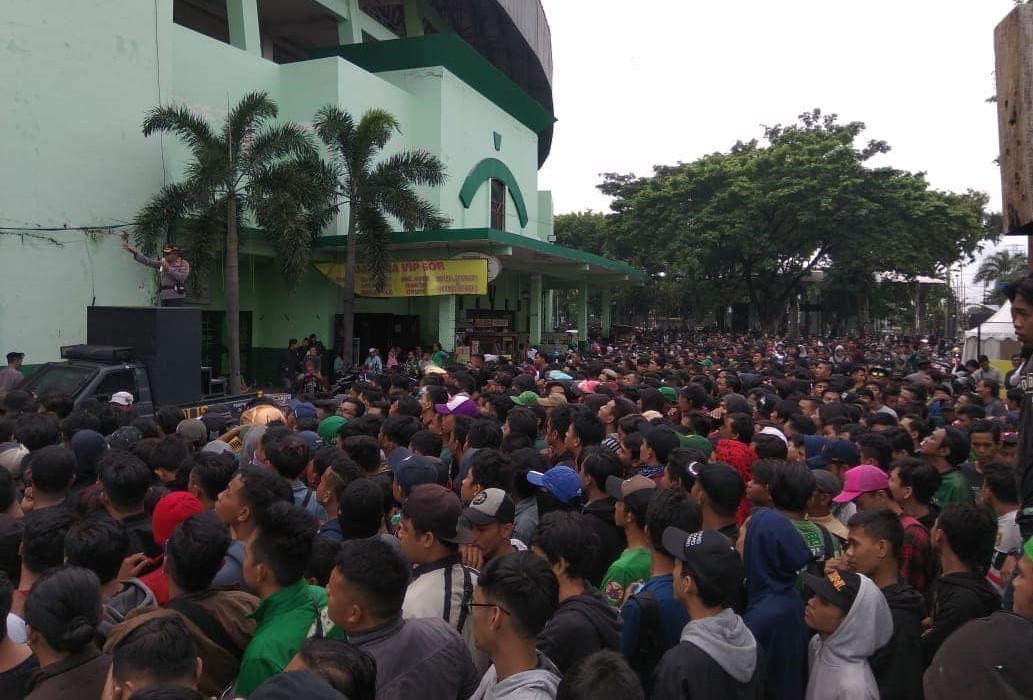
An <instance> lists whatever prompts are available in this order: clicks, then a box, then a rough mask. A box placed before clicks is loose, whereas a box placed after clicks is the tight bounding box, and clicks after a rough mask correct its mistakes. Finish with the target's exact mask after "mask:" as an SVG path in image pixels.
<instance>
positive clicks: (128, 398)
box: [110, 391, 133, 406]
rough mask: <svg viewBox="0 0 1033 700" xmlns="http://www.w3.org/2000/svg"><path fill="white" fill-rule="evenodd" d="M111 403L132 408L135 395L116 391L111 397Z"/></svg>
mask: <svg viewBox="0 0 1033 700" xmlns="http://www.w3.org/2000/svg"><path fill="white" fill-rule="evenodd" d="M110 403H117V404H118V405H119V406H132V405H133V395H132V394H130V393H129V392H128V391H116V392H115V393H114V394H112V395H111V401H110Z"/></svg>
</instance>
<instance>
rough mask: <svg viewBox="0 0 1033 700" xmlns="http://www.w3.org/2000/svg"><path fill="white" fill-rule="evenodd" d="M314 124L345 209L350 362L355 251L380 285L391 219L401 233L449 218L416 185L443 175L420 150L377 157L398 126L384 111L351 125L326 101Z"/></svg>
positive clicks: (433, 183)
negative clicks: (360, 254)
mask: <svg viewBox="0 0 1033 700" xmlns="http://www.w3.org/2000/svg"><path fill="white" fill-rule="evenodd" d="M314 124H315V128H316V133H317V134H318V135H319V138H320V139H321V140H322V141H323V143H325V144H326V146H327V148H328V150H329V154H330V160H329V163H328V168H329V170H330V174H331V177H332V180H333V183H334V202H335V204H334V207H335V211H336V210H337V209H338V208H340V207H341V206H345V205H346V206H347V207H348V239H347V242H346V252H345V271H344V292H343V295H344V309H343V311H344V320H343V326H344V328H343V331H344V333H343V334H344V338H343V341H344V347H343V351H344V358H343V359H344V363H345V366H349V365H350V364H351V362H352V361H353V359H354V358H353V357H352V338H353V337H354V328H355V326H354V323H355V318H354V317H355V265H356V261H357V254H358V252H359V250H360V249H361V252H362V257H363V261H364V262H365V265H366V268H367V269H368V270H369V273H370V275H371V276H372V278H373V283H374V285H375V286H376V287H377V288H378V289H383V288H384V286H385V284H386V282H387V270H388V265H389V263H390V253H389V249H388V246H389V244H390V237H391V231H392V225H391V219H392V218H393V219H395V220H396V221H397V222H398V223H399V224H400V225H401V227H402V229H403V230H405V231H417V230H420V229H435V228H442V227H444V226H447V225H448V223H449V221H448V219H447V218H446V217H444V216H443V215H442V214H441V212H440V211H438V209H437V208H436V207H435V206H434V205H432V204H431V203H430V202H428V201H427V200H425V199H423V198H422V197H421V196H420V194H419V192H418V191H417V189H416V188H417V187H437V186H439V185H441V184H442V183H444V182H445V179H446V177H447V175H446V172H445V166H444V164H443V163H442V162H441V161H440V160H439V159H438V158H437V156H435V155H433V154H432V153H429V152H427V151H423V150H416V149H410V150H403V151H399V152H397V153H395V154H393V155H391V156H388V157H387V158H383V159H380V154H381V152H382V151H383V149H384V147H385V146H386V145H387V144H388V142H389V141H390V140H391V137H392V136H393V135H394V133H395V132H397V131H399V130H400V125H399V123H398V120H397V119H396V118H395V117H394V116H393V115H392V114H390V113H388V112H386V111H384V110H381V109H371V110H369V111H368V112H366V113H365V114H363V115H362V118H361V119H360V120H359V122H358V123H357V124H356V123H355V120H354V119H353V118H352V116H351V115H350V114H348V113H347V112H345V111H344V110H342V109H340V108H339V107H337V106H336V105H327V106H325V107H322V108H321V109H320V110H319V111H318V112H317V113H316V117H315V121H314Z"/></svg>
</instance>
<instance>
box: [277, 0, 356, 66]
mask: <svg viewBox="0 0 1033 700" xmlns="http://www.w3.org/2000/svg"><path fill="white" fill-rule="evenodd" d="M337 22H338V19H337V15H335V14H334V13H333V12H331V11H330V10H328V9H327V8H326V7H325V6H323V5H321V4H320V3H318V2H316V0H262V2H259V3H258V27H259V30H260V32H261V34H262V56H263V57H264V58H267V59H269V60H271V61H275V62H276V63H293V62H295V61H307V60H308V59H309V58H311V51H312V49H325V48H327V47H330V46H337V45H339V44H340V43H341V42H340V40H339V38H338V35H337Z"/></svg>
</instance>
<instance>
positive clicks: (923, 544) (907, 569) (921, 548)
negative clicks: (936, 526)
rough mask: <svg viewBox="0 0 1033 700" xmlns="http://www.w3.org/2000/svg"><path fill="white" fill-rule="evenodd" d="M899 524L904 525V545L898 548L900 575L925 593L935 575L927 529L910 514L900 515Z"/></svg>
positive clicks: (933, 559)
mask: <svg viewBox="0 0 1033 700" xmlns="http://www.w3.org/2000/svg"><path fill="white" fill-rule="evenodd" d="M900 524H901V525H903V526H904V546H903V547H902V548H901V550H900V577H901V578H903V579H904V580H905V581H907V582H908V583H910V584H911V585H912V586H914V587H915V588H916V589H918V592H919V593H921V594H923V595H925V592H926V590H927V589H928V588H929V584H930V583H932V580H933V578H934V577H935V576H936V560H935V558H934V557H933V550H932V546H931V545H930V543H929V531H928V530H926V529H925V525H923V524H922V523H920V522H918V521H917V520H915V519H914V518H912V517H911V516H910V515H901V516H900Z"/></svg>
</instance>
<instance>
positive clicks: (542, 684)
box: [470, 652, 560, 700]
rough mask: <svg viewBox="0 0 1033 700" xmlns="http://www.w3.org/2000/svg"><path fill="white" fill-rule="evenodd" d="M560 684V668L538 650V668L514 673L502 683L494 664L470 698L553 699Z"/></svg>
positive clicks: (490, 699)
mask: <svg viewBox="0 0 1033 700" xmlns="http://www.w3.org/2000/svg"><path fill="white" fill-rule="evenodd" d="M559 685H560V672H559V669H557V668H556V665H555V664H554V663H552V661H550V660H549V658H548V657H546V656H544V655H543V654H542V653H541V652H538V666H537V667H536V668H532V669H531V670H530V671H521V672H520V673H514V674H513V675H512V676H510V677H509V678H507V679H506V680H504V681H502V682H501V683H499V679H498V676H497V675H496V672H495V665H494V664H492V665H491V667H490V668H489V669H488V672H487V673H485V674H484V677H483V678H481V684H480V685H479V686H477V690H476V691H475V692H474V694H473V695H471V696H470V700H552V699H553V698H555V697H556V690H557V689H558V688H559Z"/></svg>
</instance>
